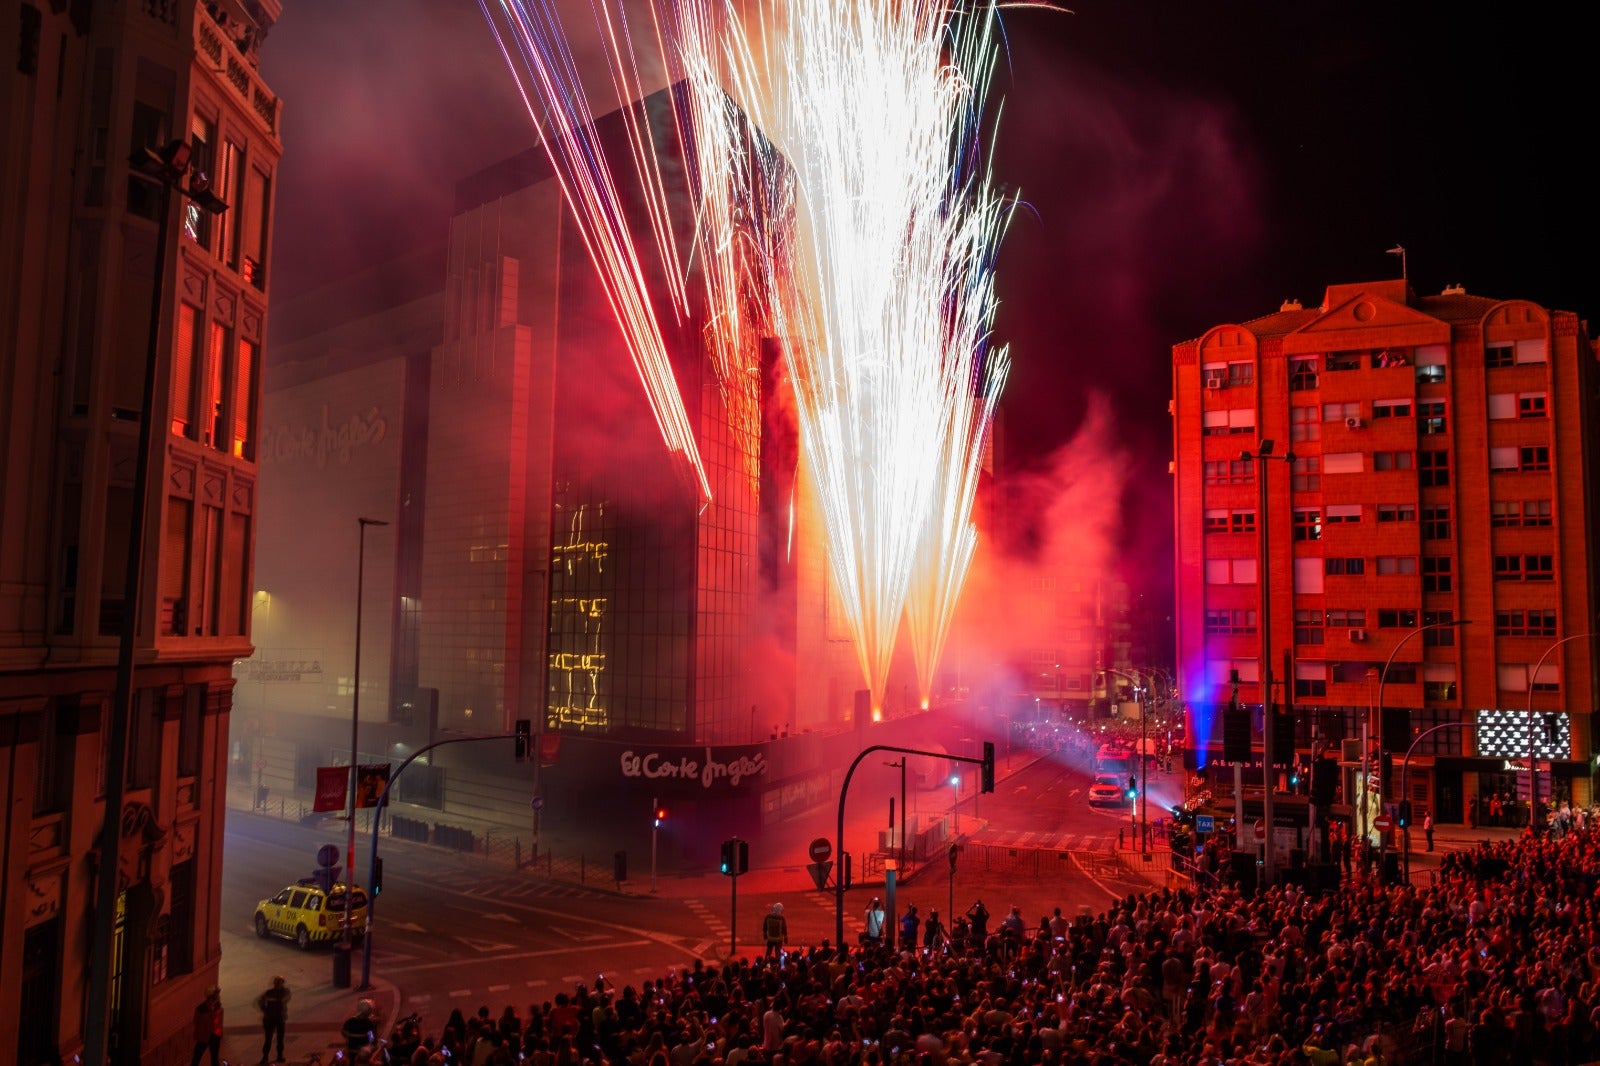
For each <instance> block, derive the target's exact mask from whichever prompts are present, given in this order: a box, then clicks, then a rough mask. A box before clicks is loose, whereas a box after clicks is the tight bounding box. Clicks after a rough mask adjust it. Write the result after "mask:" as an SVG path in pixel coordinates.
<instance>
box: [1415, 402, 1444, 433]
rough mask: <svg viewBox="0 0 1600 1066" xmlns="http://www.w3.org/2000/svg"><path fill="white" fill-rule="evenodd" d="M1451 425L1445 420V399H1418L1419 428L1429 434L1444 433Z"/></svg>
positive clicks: (1421, 431) (1419, 430)
mask: <svg viewBox="0 0 1600 1066" xmlns="http://www.w3.org/2000/svg"><path fill="white" fill-rule="evenodd" d="M1448 428H1449V426H1448V424H1447V423H1446V421H1445V415H1444V401H1443V400H1418V401H1417V430H1418V432H1420V433H1422V434H1424V435H1428V434H1432V433H1443V432H1445V430H1446V429H1448Z"/></svg>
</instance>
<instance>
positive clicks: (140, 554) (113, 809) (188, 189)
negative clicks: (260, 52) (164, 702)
mask: <svg viewBox="0 0 1600 1066" xmlns="http://www.w3.org/2000/svg"><path fill="white" fill-rule="evenodd" d="M192 155H193V149H192V148H191V147H190V146H189V142H188V141H182V140H174V141H169V142H168V143H167V145H166V147H164V148H162V149H161V151H159V152H157V151H154V150H151V149H148V148H146V149H143V150H141V151H136V152H135V153H134V155H133V158H132V159H131V160H130V161H129V165H130V167H131V168H132V171H133V173H134V174H136V175H139V176H142V177H144V178H148V179H150V180H151V181H153V182H155V183H156V184H157V185H158V186H159V187H160V189H159V193H158V195H157V197H156V249H155V257H154V261H153V262H154V266H153V267H152V270H151V281H150V328H149V331H148V335H147V339H146V344H145V364H144V391H143V394H142V397H141V399H142V404H141V406H140V408H139V421H138V427H137V432H138V444H137V448H136V451H135V458H134V464H133V499H132V501H131V505H130V508H129V512H128V558H127V565H126V568H125V569H124V572H123V574H124V576H123V593H122V620H121V626H120V627H119V629H118V637H117V673H116V681H115V691H114V693H113V695H112V703H111V706H110V708H109V711H110V713H109V716H108V717H109V719H110V720H109V722H108V723H107V729H106V733H107V736H106V750H107V751H108V752H111V753H112V758H110V759H108V760H107V762H106V781H105V786H106V792H105V814H104V818H103V820H102V823H101V828H100V862H99V877H98V879H97V880H96V883H95V910H94V913H95V917H94V931H93V936H92V937H91V943H92V945H93V947H92V948H91V949H90V954H89V997H88V998H89V1003H88V1014H87V1018H86V1020H85V1026H84V1028H85V1038H84V1048H83V1060H84V1062H86V1063H88V1064H89V1066H100V1064H101V1063H103V1062H105V1061H106V1060H107V1058H108V1054H109V1052H110V1035H111V1024H112V1017H111V1014H112V994H111V993H112V988H111V986H112V981H113V976H112V972H111V970H112V965H113V963H114V961H115V960H114V959H113V957H112V953H113V951H114V950H115V946H116V945H117V943H118V942H119V941H118V938H117V936H116V922H117V896H118V895H119V893H120V891H121V885H120V884H119V883H118V882H119V874H118V869H119V867H120V866H121V861H122V860H121V855H120V851H121V845H122V805H123V801H124V793H125V792H126V790H127V747H128V729H129V725H130V723H131V721H132V719H133V703H134V698H133V655H134V647H133V646H134V643H135V640H136V638H137V636H138V630H139V615H140V613H141V612H142V609H143V589H142V584H143V578H144V560H145V556H144V535H145V526H146V524H147V523H148V521H149V516H150V499H149V497H150V457H151V455H152V454H154V452H155V435H156V433H157V432H158V426H159V423H158V421H157V419H156V417H155V403H156V377H157V373H156V371H157V367H158V365H159V364H160V361H161V319H162V311H163V310H165V308H164V306H163V304H164V300H165V294H166V277H167V230H168V229H169V228H170V226H171V221H172V219H171V215H172V194H173V193H174V192H179V193H182V194H183V195H184V196H186V197H188V198H189V200H190V201H191V202H193V203H194V205H195V206H196V207H198V208H200V209H201V210H202V211H205V212H207V213H209V214H220V213H221V212H223V211H226V210H227V209H228V205H227V204H225V203H223V202H222V201H221V200H219V199H218V198H217V197H216V196H215V195H214V194H213V193H212V192H211V182H210V179H209V178H207V177H206V175H204V174H200V173H198V172H197V173H195V175H194V177H193V179H192V180H188V181H187V182H186V180H185V179H188V178H189V174H190V171H189V164H190V161H191V156H192Z"/></svg>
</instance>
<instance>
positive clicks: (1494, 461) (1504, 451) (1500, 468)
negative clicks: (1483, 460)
mask: <svg viewBox="0 0 1600 1066" xmlns="http://www.w3.org/2000/svg"><path fill="white" fill-rule="evenodd" d="M1521 461H1522V459H1521V455H1520V453H1519V451H1518V449H1517V447H1516V445H1514V444H1513V445H1501V446H1496V447H1493V448H1490V449H1489V469H1490V471H1492V472H1495V473H1505V472H1507V471H1512V470H1517V469H1519V468H1520V464H1521Z"/></svg>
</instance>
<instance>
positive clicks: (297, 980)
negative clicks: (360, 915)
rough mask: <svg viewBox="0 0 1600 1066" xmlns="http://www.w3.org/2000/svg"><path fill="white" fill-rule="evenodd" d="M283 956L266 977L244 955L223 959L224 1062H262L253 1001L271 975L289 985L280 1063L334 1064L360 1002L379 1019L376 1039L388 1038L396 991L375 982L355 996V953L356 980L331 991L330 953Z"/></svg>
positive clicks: (219, 980) (220, 978) (226, 954)
mask: <svg viewBox="0 0 1600 1066" xmlns="http://www.w3.org/2000/svg"><path fill="white" fill-rule="evenodd" d="M283 954H284V955H285V958H283V959H282V960H281V962H278V968H277V970H276V971H273V972H264V971H263V970H262V969H261V968H260V967H259V966H258V965H256V964H255V962H254V960H253V959H251V958H247V957H245V953H241V952H228V951H224V952H223V953H222V964H221V967H220V969H219V971H218V975H217V984H218V987H219V988H221V989H222V1009H223V1015H222V1016H223V1020H224V1023H225V1026H224V1031H223V1037H222V1057H223V1059H224V1060H226V1061H227V1062H230V1063H233V1064H234V1066H249V1064H250V1063H255V1062H260V1061H261V1037H262V1031H261V1012H260V1011H258V1010H256V1007H255V999H256V997H257V996H258V995H260V994H261V992H262V990H263V989H265V988H266V987H267V986H268V985H269V984H271V983H272V978H273V976H274V973H276V974H280V975H282V976H283V977H284V978H285V979H286V980H287V982H288V985H289V991H290V993H291V998H290V1000H289V1021H288V1024H287V1025H286V1026H285V1027H284V1040H283V1050H284V1058H283V1060H281V1061H284V1062H288V1063H293V1064H294V1066H302V1064H304V1063H308V1062H312V1061H316V1059H315V1058H313V1056H316V1057H318V1058H320V1060H321V1061H322V1062H323V1063H325V1064H327V1063H332V1061H333V1057H334V1053H335V1052H337V1051H339V1050H341V1049H342V1048H343V1047H344V1041H343V1040H342V1039H340V1036H339V1032H340V1027H341V1026H343V1025H344V1021H345V1019H346V1018H348V1017H350V1015H352V1014H354V1013H355V1011H356V1006H357V1004H359V1003H360V1002H361V1000H363V999H368V1000H371V1001H372V1004H373V1007H374V1011H375V1014H376V1016H377V1017H378V1019H379V1025H380V1028H379V1030H378V1035H379V1036H380V1037H385V1036H387V1035H388V1027H389V1025H390V1024H391V1023H393V1021H394V1020H395V1017H396V1016H397V1014H398V1012H399V1010H400V990H399V989H398V988H397V987H395V986H394V985H393V984H392V983H390V982H388V981H384V980H379V979H375V980H374V981H373V982H372V984H373V987H372V988H370V989H368V990H366V991H357V990H356V989H355V988H354V984H358V983H360V980H361V973H360V968H361V960H360V957H359V953H358V955H357V957H356V959H355V960H354V962H355V977H354V981H353V982H352V987H350V988H334V987H332V986H331V984H330V982H329V974H330V972H331V970H332V967H333V961H332V956H331V955H330V954H329V953H328V952H326V951H313V952H293V953H290V952H285V953H283ZM275 961H277V960H275ZM272 1050H273V1051H276V1050H277V1049H276V1048H273V1049H272Z"/></svg>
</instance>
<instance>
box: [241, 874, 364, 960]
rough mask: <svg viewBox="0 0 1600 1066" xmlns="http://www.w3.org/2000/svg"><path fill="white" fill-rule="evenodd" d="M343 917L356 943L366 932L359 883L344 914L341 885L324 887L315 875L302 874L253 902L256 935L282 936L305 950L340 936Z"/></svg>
mask: <svg viewBox="0 0 1600 1066" xmlns="http://www.w3.org/2000/svg"><path fill="white" fill-rule="evenodd" d="M347 917H348V921H349V924H350V931H351V939H352V940H354V941H358V942H359V941H360V940H361V938H362V937H363V936H365V935H366V932H367V894H366V892H365V891H364V890H362V888H361V886H359V885H357V886H356V888H355V891H354V895H353V896H351V898H350V913H349V915H348V916H346V914H345V886H344V885H343V884H339V883H335V884H334V885H333V886H332V887H331V888H329V889H327V890H324V889H323V888H322V886H321V885H320V884H318V882H317V879H316V878H314V877H303V878H301V879H300V880H299V881H296V882H295V883H294V884H292V885H289V886H287V887H286V888H284V890H283V891H281V892H279V893H278V894H277V895H275V896H273V897H272V898H271V899H264V900H262V901H261V902H260V903H257V904H256V936H259V937H261V938H263V939H265V938H266V937H269V936H281V937H286V938H288V939H290V940H293V941H294V942H295V943H296V944H298V945H300V947H301V948H302V949H307V950H309V949H310V947H311V945H313V944H325V943H331V942H333V941H334V940H337V939H339V938H340V937H342V936H343V935H344V930H345V922H346V920H347Z"/></svg>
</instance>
